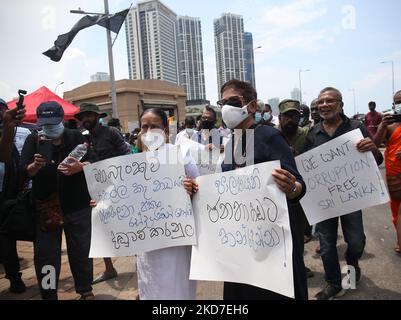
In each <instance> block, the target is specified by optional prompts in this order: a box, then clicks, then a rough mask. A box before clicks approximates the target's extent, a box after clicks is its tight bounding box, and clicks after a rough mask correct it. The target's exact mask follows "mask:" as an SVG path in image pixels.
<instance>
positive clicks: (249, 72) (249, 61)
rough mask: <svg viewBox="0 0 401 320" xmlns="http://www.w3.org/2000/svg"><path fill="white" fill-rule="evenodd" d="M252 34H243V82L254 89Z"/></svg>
mask: <svg viewBox="0 0 401 320" xmlns="http://www.w3.org/2000/svg"><path fill="white" fill-rule="evenodd" d="M253 50H254V49H253V37H252V33H250V32H244V59H245V81H247V82H249V83H250V84H251V85H252V87H254V88H256V83H255V59H254V56H253Z"/></svg>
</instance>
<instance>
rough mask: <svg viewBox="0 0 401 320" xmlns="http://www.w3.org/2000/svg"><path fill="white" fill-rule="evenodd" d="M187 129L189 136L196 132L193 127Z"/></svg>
mask: <svg viewBox="0 0 401 320" xmlns="http://www.w3.org/2000/svg"><path fill="white" fill-rule="evenodd" d="M185 131H186V132H187V135H188V136H189V137H192V135H193V134H194V129H192V128H186V129H185Z"/></svg>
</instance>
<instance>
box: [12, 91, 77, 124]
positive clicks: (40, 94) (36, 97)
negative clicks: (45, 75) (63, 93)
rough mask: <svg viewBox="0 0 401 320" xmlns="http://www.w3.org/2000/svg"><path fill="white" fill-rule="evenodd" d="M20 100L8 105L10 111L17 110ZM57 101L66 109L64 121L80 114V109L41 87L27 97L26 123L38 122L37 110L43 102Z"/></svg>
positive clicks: (25, 100) (25, 102) (25, 103)
mask: <svg viewBox="0 0 401 320" xmlns="http://www.w3.org/2000/svg"><path fill="white" fill-rule="evenodd" d="M17 101H18V99H15V100H12V101H10V102H8V103H7V105H8V107H9V108H10V109H12V108H15V106H16V104H17ZM48 101H56V102H58V103H59V104H60V105H61V106H62V108H63V109H64V120H69V119H73V118H74V114H76V113H77V112H79V108H78V107H76V106H74V105H73V104H71V103H69V102H68V101H65V100H63V99H62V98H60V97H59V96H58V95H56V94H55V93H53V92H52V91H50V90H49V89H48V88H46V87H41V88H40V89H38V90H36V91H34V92H32V93H31V94H28V95H26V96H25V99H24V105H25V107H26V114H25V118H24V121H26V122H36V109H37V108H38V107H39V105H40V104H41V103H42V102H48Z"/></svg>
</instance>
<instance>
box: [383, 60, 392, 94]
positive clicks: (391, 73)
mask: <svg viewBox="0 0 401 320" xmlns="http://www.w3.org/2000/svg"><path fill="white" fill-rule="evenodd" d="M381 63H382V64H385V63H391V76H392V81H393V95H392V97H394V94H395V90H394V89H395V88H394V61H392V60H391V61H382V62H381ZM392 97H391V98H392Z"/></svg>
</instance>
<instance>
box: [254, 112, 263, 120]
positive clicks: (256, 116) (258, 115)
mask: <svg viewBox="0 0 401 320" xmlns="http://www.w3.org/2000/svg"><path fill="white" fill-rule="evenodd" d="M261 120H262V114H261V113H260V112H256V113H255V121H256V122H260V121H261Z"/></svg>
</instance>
